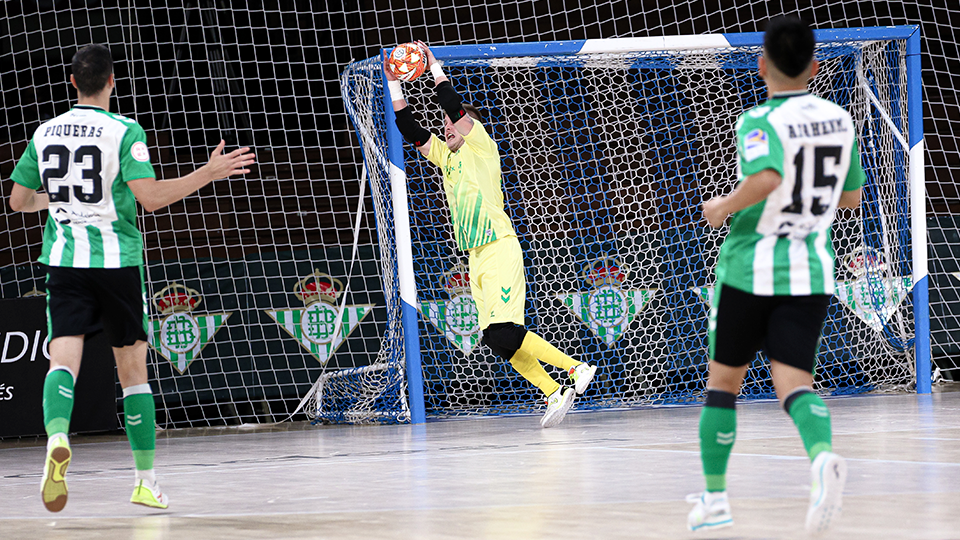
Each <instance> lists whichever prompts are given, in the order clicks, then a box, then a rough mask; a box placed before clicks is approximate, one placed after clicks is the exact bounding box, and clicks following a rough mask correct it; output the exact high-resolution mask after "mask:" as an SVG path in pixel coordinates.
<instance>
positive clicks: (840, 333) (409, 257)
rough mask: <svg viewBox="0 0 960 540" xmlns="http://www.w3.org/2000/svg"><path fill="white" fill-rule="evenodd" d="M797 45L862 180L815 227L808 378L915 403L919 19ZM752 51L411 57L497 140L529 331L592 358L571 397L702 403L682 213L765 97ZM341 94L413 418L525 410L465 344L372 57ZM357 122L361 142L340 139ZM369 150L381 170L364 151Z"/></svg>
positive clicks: (688, 223) (738, 46)
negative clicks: (817, 312)
mask: <svg viewBox="0 0 960 540" xmlns="http://www.w3.org/2000/svg"><path fill="white" fill-rule="evenodd" d="M816 35H817V41H818V48H817V53H816V54H817V56H818V58H819V59H820V61H821V65H822V68H821V74H820V75H819V76H818V77H817V78H815V79H814V81H813V82H812V85H811V88H812V91H813V92H814V93H816V94H818V95H821V96H823V97H825V98H827V99H830V100H832V101H835V102H838V103H839V104H840V105H841V106H844V107H845V108H847V109H848V110H849V111H850V112H851V114H852V116H853V117H854V122H855V125H856V126H857V129H858V137H859V139H860V141H861V153H862V156H863V161H864V168H865V171H866V173H867V178H868V181H867V185H865V188H864V202H863V205H862V207H861V209H859V210H856V211H843V212H842V213H840V214H838V218H837V223H836V224H835V227H834V238H833V243H834V249H835V251H836V254H837V262H838V264H837V279H838V291H837V296H836V300H835V301H834V302H833V304H832V305H831V308H830V312H829V315H828V320H827V322H826V324H825V327H824V335H823V345H822V347H821V350H820V359H819V363H818V365H819V368H818V374H817V388H818V390H820V391H821V392H824V393H830V394H847V393H858V392H865V391H871V390H877V389H881V390H882V389H890V388H906V387H909V388H911V389H915V390H916V391H917V392H921V393H924V392H929V391H930V375H931V372H930V342H929V313H928V306H927V302H928V301H927V261H926V249H927V239H926V233H925V211H924V208H925V204H924V201H925V189H924V175H923V171H924V164H923V132H922V127H923V126H922V114H921V110H922V109H921V101H920V100H921V86H920V59H919V56H918V53H919V29H918V28H917V27H916V26H896V27H882V28H850V29H834V30H817V31H816ZM762 39H763V34H762V33H743V34H707V35H699V36H669V37H646V38H618V39H606V40H603V39H601V40H584V41H552V42H540V43H504V44H492V45H455V46H441V47H435V48H432V49H431V50H432V51H433V53H434V55H435V56H436V57H437V59H438V60H440V61H441V62H442V63H443V65H444V69H445V71H446V72H447V74H448V76H449V77H450V79H451V81H452V82H453V84H454V85H455V87H456V88H457V90H458V91H459V92H460V94H461V95H462V96H463V97H464V100H465V101H469V102H471V103H474V104H475V105H477V106H478V107H479V108H480V109H481V110H482V111H484V112H485V114H486V116H485V119H484V124H485V125H486V126H487V128H488V129H489V130H490V131H491V136H492V137H493V139H494V140H495V141H496V142H497V143H498V145H499V147H500V152H501V156H502V158H503V163H502V170H503V177H504V180H503V185H504V192H505V200H506V206H507V212H508V213H509V214H510V216H511V218H512V220H513V221H514V225H515V227H516V228H517V231H518V237H519V239H520V242H521V244H522V246H523V248H524V256H525V272H526V280H527V286H528V292H527V311H526V318H527V324H528V327H530V328H531V329H533V330H534V331H536V332H538V333H539V334H541V335H543V336H544V338H545V339H547V340H548V341H551V342H552V343H555V344H557V345H558V346H560V348H561V349H563V350H565V351H566V352H567V353H569V354H571V355H572V356H574V357H575V358H578V359H581V360H587V361H590V362H592V363H597V364H598V365H599V366H600V371H599V373H598V380H597V382H596V384H595V389H593V390H592V391H591V392H589V393H588V394H587V395H586V396H584V397H583V398H581V399H580V400H579V401H578V405H579V406H581V407H587V408H603V407H617V406H635V405H642V404H662V403H684V402H690V401H695V400H697V399H699V398H700V395H701V393H702V389H703V385H704V382H705V374H706V316H707V313H706V310H707V306H708V305H709V301H710V298H711V296H712V286H713V279H714V278H713V266H714V264H715V262H716V257H717V253H718V251H719V245H720V243H721V241H722V237H723V235H725V233H726V229H722V230H721V231H720V232H713V231H711V230H709V229H708V228H707V227H706V226H705V224H704V223H703V222H702V218H701V216H700V210H699V207H700V204H701V203H702V201H703V200H706V199H707V198H709V197H713V196H717V195H720V194H723V193H727V192H729V191H730V190H731V189H732V188H733V186H734V185H735V182H736V175H735V163H736V162H735V159H736V154H735V140H734V136H733V135H734V126H733V123H734V121H735V120H736V118H737V116H738V115H739V113H741V112H742V111H744V110H746V109H748V108H750V107H753V106H755V105H757V104H759V103H761V102H762V101H763V100H765V99H766V95H765V91H764V86H763V83H762V81H761V80H760V79H759V78H758V76H757V74H756V63H757V58H758V55H759V53H760V51H761V48H762ZM427 79H429V77H424V78H423V79H422V80H420V81H415V82H413V83H409V84H405V85H404V87H405V92H406V94H407V100H408V102H409V103H410V104H411V106H412V107H413V110H414V111H415V112H414V114H416V115H419V118H420V119H421V123H422V124H423V125H424V126H425V127H430V128H433V131H435V132H437V131H439V130H440V122H441V120H442V115H441V114H440V113H439V112H438V111H439V109H438V107H437V106H436V105H435V103H434V102H433V99H432V91H431V87H432V84H431V83H432V81H429V80H427ZM341 87H342V91H343V97H344V100H345V102H347V103H348V106H347V110H348V113H349V115H350V117H351V120H352V121H353V123H354V125H355V127H357V134H358V138H359V141H360V144H361V146H362V147H363V149H364V157H365V165H366V167H367V168H368V170H370V171H371V173H370V181H371V186H372V196H373V197H374V199H375V201H376V202H375V204H374V206H375V208H376V209H377V212H378V221H383V220H387V221H389V222H390V223H391V225H392V226H393V227H394V230H392V231H390V232H389V234H386V235H385V234H381V238H380V247H381V251H382V252H383V253H384V261H387V260H388V259H391V258H395V262H394V264H392V265H387V264H384V268H385V271H387V272H396V275H395V276H386V277H385V279H384V283H385V284H388V283H393V282H396V283H397V287H398V294H399V300H398V302H400V303H401V304H402V308H401V309H400V311H401V312H402V314H403V315H402V325H401V326H402V331H403V333H404V338H403V340H402V342H403V344H404V345H403V348H404V350H403V351H396V353H395V354H394V357H396V358H403V362H404V363H405V365H406V372H407V373H406V375H407V383H408V388H407V390H408V392H409V400H410V409H411V420H412V421H413V422H419V421H422V419H423V418H424V417H425V416H430V417H448V416H459V415H470V414H509V413H518V412H519V413H523V412H532V411H533V410H535V409H536V407H537V404H538V399H537V394H536V391H535V389H534V388H533V387H532V385H529V384H527V383H525V381H523V380H522V379H520V378H519V376H518V375H517V374H516V373H514V372H512V369H511V368H510V367H509V365H507V362H504V361H502V360H501V359H499V358H496V357H494V356H493V355H492V353H490V352H489V351H487V350H485V349H484V348H482V347H481V346H480V344H479V337H480V336H479V332H478V329H477V328H476V313H475V309H476V308H475V306H472V300H471V299H470V298H469V291H468V288H467V286H466V283H467V282H468V281H467V280H468V279H469V276H468V275H466V256H465V254H462V253H460V252H459V251H457V250H456V247H455V245H454V243H453V242H452V235H451V232H450V230H449V210H448V209H447V208H446V202H445V198H444V193H443V190H442V188H441V187H440V176H439V175H440V173H439V171H437V170H435V168H434V167H433V166H432V165H430V164H429V163H427V162H426V160H424V159H423V158H422V157H421V156H420V155H419V153H418V152H416V150H415V149H412V148H410V147H409V145H407V146H405V145H404V143H403V139H402V137H401V136H400V134H399V132H398V131H397V129H396V127H395V125H394V121H393V118H394V116H393V110H392V105H391V102H390V98H389V96H388V95H386V93H385V92H384V87H385V81H384V79H383V74H382V69H381V59H380V57H373V58H369V59H367V60H363V61H358V62H354V63H352V64H350V65H349V66H348V67H347V69H346V70H345V71H344V72H343V75H342V77H341ZM374 125H375V126H378V129H379V130H381V131H380V132H379V133H377V132H376V131H375V130H374V131H371V130H369V129H366V128H361V127H360V126H374ZM381 149H385V150H386V153H387V155H388V156H389V163H390V165H389V170H385V169H384V167H383V161H385V160H381V163H380V165H379V166H378V164H377V163H376V160H371V156H373V155H374V154H375V153H376V152H378V151H381ZM378 168H379V170H377V169H378ZM381 232H382V231H381ZM388 266H389V267H390V268H389V269H387V268H388ZM387 296H388V298H389V297H390V296H391V295H389V294H388V295H387ZM471 307H472V309H473V312H471V311H470V309H471ZM471 325H472V326H471ZM421 373H422V376H423V379H422V382H417V381H415V378H416V375H417V374H421ZM557 377H562V374H559V373H558V374H557ZM744 395H745V397H747V398H750V397H754V398H763V397H772V395H773V392H772V386H771V385H770V382H769V372H768V371H767V369H766V368H765V367H764V365H763V363H762V362H755V363H754V364H753V365H752V367H751V369H750V371H749V373H748V377H747V381H746V382H745V385H744ZM421 399H422V402H423V411H424V412H423V416H421V415H420V413H418V411H417V407H419V405H415V404H416V403H417V402H418V401H419V400H421Z"/></svg>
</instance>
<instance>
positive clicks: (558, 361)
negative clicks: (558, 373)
mask: <svg viewBox="0 0 960 540" xmlns="http://www.w3.org/2000/svg"><path fill="white" fill-rule="evenodd" d="M520 351H523V352H525V353H527V354H528V355H530V356H532V357H533V358H535V359H538V360H540V361H542V362H546V363H548V364H550V365H551V366H557V367H558V368H560V369H562V370H564V371H570V368H572V367H574V366H579V365H580V362H577V361H576V360H574V359H573V358H570V357H569V356H567V355H565V354H563V352H561V351H560V349H558V348H556V347H554V346H553V345H551V344H549V343H547V342H546V341H545V340H544V339H543V338H542V337H540V336H538V335H536V334H534V333H533V332H531V331H529V330H527V335H526V336H525V337H524V338H523V343H522V344H521V345H520ZM518 352H519V351H518ZM512 361H513V360H512V359H511V362H512ZM517 371H519V370H517Z"/></svg>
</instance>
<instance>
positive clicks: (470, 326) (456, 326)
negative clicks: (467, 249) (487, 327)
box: [420, 265, 481, 356]
mask: <svg viewBox="0 0 960 540" xmlns="http://www.w3.org/2000/svg"><path fill="white" fill-rule="evenodd" d="M441 285H442V286H443V290H445V291H446V292H447V295H449V296H450V299H449V300H437V301H434V302H420V312H421V313H423V316H424V317H426V319H427V320H428V321H430V324H432V325H433V326H435V327H436V328H437V330H440V332H441V333H443V335H444V336H446V337H447V339H449V340H450V342H451V343H453V344H454V345H456V346H457V348H458V349H460V350H461V351H463V354H466V355H467V356H469V355H470V354H471V353H473V350H474V349H475V348H476V347H477V345H478V344H479V343H480V338H481V335H480V317H479V314H478V313H477V305H476V304H475V303H474V302H473V295H472V294H471V293H470V273H469V272H467V269H466V268H465V267H464V266H463V265H456V266H454V267H453V268H451V269H450V270H447V271H446V272H444V274H443V281H442V282H441Z"/></svg>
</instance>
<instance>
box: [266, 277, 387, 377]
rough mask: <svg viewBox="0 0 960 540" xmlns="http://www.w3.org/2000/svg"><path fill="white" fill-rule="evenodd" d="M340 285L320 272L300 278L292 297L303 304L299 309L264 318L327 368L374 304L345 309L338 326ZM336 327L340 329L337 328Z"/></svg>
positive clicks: (336, 280) (275, 313) (277, 311)
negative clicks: (270, 320) (276, 325)
mask: <svg viewBox="0 0 960 540" xmlns="http://www.w3.org/2000/svg"><path fill="white" fill-rule="evenodd" d="M342 290H343V283H342V282H341V281H340V280H339V279H334V278H332V277H330V276H329V275H327V274H323V273H321V272H319V271H316V270H315V271H314V273H312V274H310V275H309V276H307V277H305V278H303V279H301V280H300V281H298V282H297V284H296V285H295V286H294V288H293V294H294V295H295V296H296V297H297V298H299V299H300V300H301V301H303V304H304V307H303V308H301V309H277V310H267V311H266V313H267V315H269V316H270V318H272V319H273V320H275V321H277V324H279V325H280V326H282V327H283V329H284V330H286V332H287V333H288V334H290V335H291V336H293V337H294V338H295V339H296V340H297V341H299V342H300V346H301V347H303V348H304V349H306V350H307V351H309V352H310V354H312V355H313V357H314V358H316V359H317V361H319V362H320V365H326V363H327V361H328V360H330V357H331V356H333V354H334V353H335V352H337V349H339V348H340V345H343V342H344V341H346V339H347V336H349V335H350V333H351V332H353V331H354V329H356V327H357V325H359V324H360V321H361V320H363V318H364V317H366V316H367V313H370V311H371V310H372V309H373V304H362V305H357V306H344V308H343V314H342V315H341V317H340V324H339V325H338V324H337V312H338V311H339V307H338V306H337V298H338V297H339V296H340V292H341V291H342ZM338 326H339V330H338V329H337V327H338Z"/></svg>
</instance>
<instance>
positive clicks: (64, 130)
mask: <svg viewBox="0 0 960 540" xmlns="http://www.w3.org/2000/svg"><path fill="white" fill-rule="evenodd" d="M101 135H103V126H99V127H97V128H96V129H94V126H85V125H83V124H57V125H55V126H47V128H46V129H45V130H44V131H43V136H44V137H87V138H92V137H99V136H101Z"/></svg>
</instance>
